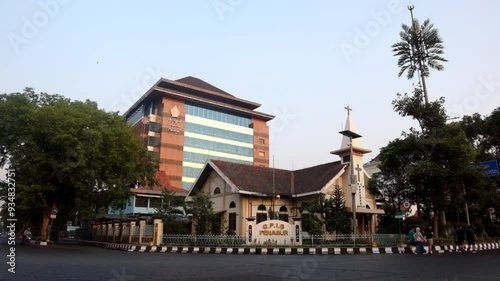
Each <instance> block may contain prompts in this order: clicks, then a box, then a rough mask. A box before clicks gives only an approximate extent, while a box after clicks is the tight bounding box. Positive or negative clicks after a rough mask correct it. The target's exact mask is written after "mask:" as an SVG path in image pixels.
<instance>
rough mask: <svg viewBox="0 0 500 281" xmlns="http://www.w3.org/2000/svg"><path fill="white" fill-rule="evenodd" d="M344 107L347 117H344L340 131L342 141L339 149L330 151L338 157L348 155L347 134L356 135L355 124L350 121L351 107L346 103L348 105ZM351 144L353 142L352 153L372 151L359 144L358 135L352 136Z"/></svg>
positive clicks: (348, 139) (348, 140)
mask: <svg viewBox="0 0 500 281" xmlns="http://www.w3.org/2000/svg"><path fill="white" fill-rule="evenodd" d="M344 109H345V110H347V119H346V123H345V128H344V131H343V132H341V133H342V135H343V136H342V142H341V144H340V149H337V150H335V151H332V152H331V154H336V155H339V156H340V157H344V156H349V154H350V149H351V147H350V143H351V139H350V138H349V134H355V135H358V132H357V131H356V126H355V124H354V122H353V121H352V114H351V111H352V108H350V107H349V105H348V106H346V107H344ZM345 132H349V133H348V134H346V133H345ZM358 136H359V135H358ZM352 144H353V147H352V148H353V152H354V153H360V154H366V153H370V152H372V151H371V150H370V149H368V148H364V147H363V146H362V145H361V138H360V137H354V138H353V139H352Z"/></svg>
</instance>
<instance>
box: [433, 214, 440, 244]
mask: <svg viewBox="0 0 500 281" xmlns="http://www.w3.org/2000/svg"><path fill="white" fill-rule="evenodd" d="M433 222H434V226H433V228H434V237H435V239H436V241H439V224H438V216H437V214H434V218H433Z"/></svg>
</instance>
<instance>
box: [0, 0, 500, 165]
mask: <svg viewBox="0 0 500 281" xmlns="http://www.w3.org/2000/svg"><path fill="white" fill-rule="evenodd" d="M43 3H49V5H48V6H47V7H44V5H43ZM360 3H361V1H328V0H325V1H291V0H286V1H285V0H281V1H278V0H277V1H265V0H260V1H258V0H254V1H250V0H204V1H201V0H200V1H181V0H179V1H124V0H121V1H93V0H92V1H91V0H88V1H76V0H39V1H16V0H2V1H0V21H1V24H0V35H1V37H0V38H1V39H0V56H1V60H0V61H1V64H0V92H2V93H11V92H16V91H21V90H22V89H23V88H24V87H26V86H30V87H34V88H35V90H36V91H43V92H48V93H59V94H62V95H64V96H66V97H69V98H72V99H78V100H85V99H90V100H94V101H97V102H98V104H99V106H100V107H101V108H103V109H106V110H113V111H118V110H123V109H124V108H125V107H126V106H129V105H131V103H132V101H133V100H135V99H136V98H137V97H138V92H140V91H141V90H143V92H145V90H146V88H149V87H150V86H151V85H152V84H153V83H154V82H155V80H157V79H158V78H159V76H163V77H165V78H168V79H179V78H182V77H184V76H188V75H194V76H196V77H198V78H200V79H202V80H205V81H207V82H209V83H211V84H213V85H215V86H217V87H219V88H221V89H223V90H225V91H227V92H229V93H231V94H233V95H235V96H237V97H240V98H244V99H248V100H252V101H255V102H259V103H261V104H262V107H260V108H259V110H260V111H263V112H266V113H270V114H275V115H277V117H276V119H275V120H274V121H272V122H270V130H271V133H272V135H271V137H272V139H271V154H272V155H274V158H275V165H276V167H279V168H292V163H293V167H294V168H295V169H297V168H303V167H308V166H311V165H316V164H321V163H324V162H329V161H336V160H338V158H337V157H336V156H333V155H330V154H329V153H330V151H332V150H335V149H337V148H339V147H340V142H341V136H340V135H339V133H338V132H339V131H340V129H341V124H343V123H344V122H345V118H346V112H345V110H344V109H343V108H344V106H346V105H347V104H349V105H350V106H351V107H352V108H353V112H352V114H353V118H354V120H355V123H356V126H357V129H358V133H360V134H361V135H363V139H362V143H363V144H364V146H366V147H368V148H371V149H372V150H373V153H371V154H368V155H367V158H366V161H368V160H369V159H370V158H373V157H375V156H376V155H377V153H378V151H379V149H380V148H381V147H383V146H385V145H386V144H387V143H388V142H389V141H390V140H392V139H394V138H396V137H398V136H400V134H401V132H402V131H404V130H408V128H409V127H410V126H411V125H413V122H411V120H409V119H407V118H406V119H404V118H402V117H399V116H398V115H397V114H396V113H394V111H393V109H392V106H391V101H392V100H393V99H394V98H395V97H396V93H398V92H407V91H410V90H411V89H412V81H408V80H406V78H404V77H402V78H398V77H397V73H398V68H397V65H396V60H397V59H396V57H393V56H392V53H391V48H390V46H391V44H393V43H395V42H397V41H399V35H398V34H399V31H400V29H401V24H402V23H410V14H409V11H408V10H407V9H406V7H407V5H409V4H413V5H415V10H414V13H415V16H416V17H417V18H419V19H421V20H423V19H426V18H430V19H431V21H432V22H433V23H434V24H435V26H436V27H437V28H439V30H440V33H441V36H442V37H443V39H444V42H445V47H446V49H445V57H446V58H447V59H449V63H447V64H446V65H445V71H442V72H436V71H434V72H432V73H431V77H430V79H429V80H428V88H429V94H430V99H431V100H435V99H437V98H439V97H440V96H444V97H446V107H447V109H448V111H449V115H450V116H452V117H455V116H462V115H463V114H472V113H474V112H479V113H481V114H489V113H491V111H492V110H493V109H494V108H495V107H497V106H499V105H500V97H499V94H500V67H499V65H500V58H499V55H498V50H500V42H499V40H500V36H499V33H500V32H499V31H498V27H499V26H500V24H499V20H498V11H500V2H498V1H493V0H491V1H475V2H470V1H450V0H448V1H408V0H401V1H397V0H392V1H387V0H383V1H364V4H360ZM391 7H392V8H391ZM217 9H219V10H217ZM360 32H362V33H363V34H365V35H364V41H363V40H361V39H360V38H362V37H363V35H360ZM357 37H359V38H357ZM356 39H357V40H356ZM362 39H363V38H362ZM342 46H344V47H345V48H347V47H346V46H350V47H348V48H350V50H351V51H355V53H353V54H351V55H348V54H346V52H345V50H344V51H343V49H342ZM97 62H99V63H97ZM155 72H156V73H155ZM482 79H483V80H491V81H492V82H490V83H485V82H481V81H483V80H482ZM143 81H145V82H144V85H145V86H143ZM496 81H498V82H496ZM484 84H488V85H487V86H488V87H485V86H483V85H484ZM145 87H146V88H145ZM287 114H289V115H290V116H288V117H287V116H286V115H287Z"/></svg>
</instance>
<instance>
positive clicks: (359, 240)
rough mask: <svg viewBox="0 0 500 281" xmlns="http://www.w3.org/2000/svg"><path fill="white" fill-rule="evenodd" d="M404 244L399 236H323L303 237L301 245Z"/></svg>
mask: <svg viewBox="0 0 500 281" xmlns="http://www.w3.org/2000/svg"><path fill="white" fill-rule="evenodd" d="M403 242H404V235H399V234H356V235H353V234H339V235H336V234H323V235H303V236H302V244H303V245H311V246H326V247H329V246H332V247H342V246H345V247H354V246H356V247H395V246H398V245H400V244H402V243H403Z"/></svg>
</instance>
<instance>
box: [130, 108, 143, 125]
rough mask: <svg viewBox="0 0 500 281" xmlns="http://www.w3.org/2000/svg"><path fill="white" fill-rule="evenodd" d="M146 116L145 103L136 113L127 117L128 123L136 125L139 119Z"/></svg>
mask: <svg viewBox="0 0 500 281" xmlns="http://www.w3.org/2000/svg"><path fill="white" fill-rule="evenodd" d="M143 116H144V105H142V106H141V107H139V108H138V109H137V110H136V111H135V112H134V113H132V114H131V115H129V117H128V118H127V123H128V124H130V125H134V124H135V123H137V121H139V120H141V118H142V117H143Z"/></svg>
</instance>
